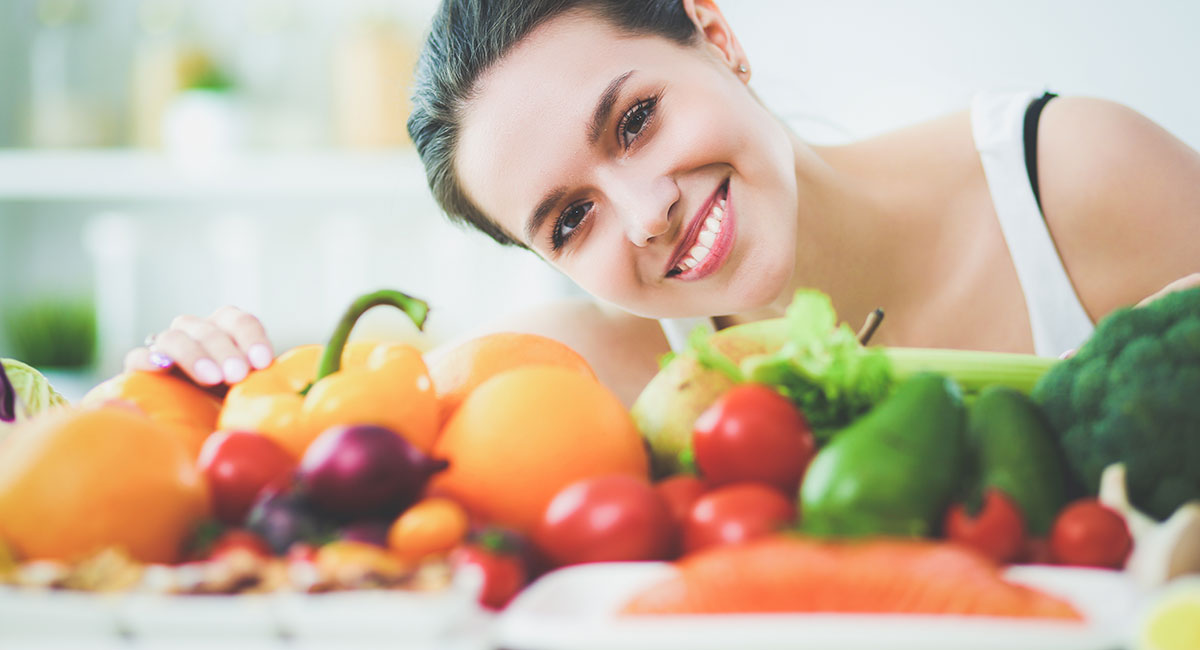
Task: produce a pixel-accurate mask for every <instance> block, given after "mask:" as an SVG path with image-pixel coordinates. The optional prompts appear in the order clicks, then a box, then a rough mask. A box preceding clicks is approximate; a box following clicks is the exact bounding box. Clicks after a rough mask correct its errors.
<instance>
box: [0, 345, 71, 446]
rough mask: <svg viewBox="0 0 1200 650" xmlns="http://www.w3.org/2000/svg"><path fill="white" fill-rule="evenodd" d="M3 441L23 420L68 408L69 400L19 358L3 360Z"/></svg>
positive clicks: (0, 428)
mask: <svg viewBox="0 0 1200 650" xmlns="http://www.w3.org/2000/svg"><path fill="white" fill-rule="evenodd" d="M0 368H3V370H4V372H3V375H0V438H3V437H4V436H5V435H6V434H7V433H8V431H9V429H10V428H11V427H13V426H15V425H16V424H17V423H18V422H21V421H22V420H26V419H29V418H31V417H33V416H34V415H37V414H38V413H41V412H42V411H45V410H46V409H49V408H52V407H55V406H66V405H68V404H69V402H68V401H67V399H66V398H65V397H63V396H62V395H60V394H59V393H58V391H56V390H54V387H53V386H51V385H50V382H49V380H47V379H46V377H45V375H43V374H42V373H40V372H38V370H37V369H36V368H34V367H33V366H30V365H28V364H25V363H22V362H20V361H17V360H16V359H0Z"/></svg>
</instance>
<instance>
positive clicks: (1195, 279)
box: [1137, 273, 1200, 307]
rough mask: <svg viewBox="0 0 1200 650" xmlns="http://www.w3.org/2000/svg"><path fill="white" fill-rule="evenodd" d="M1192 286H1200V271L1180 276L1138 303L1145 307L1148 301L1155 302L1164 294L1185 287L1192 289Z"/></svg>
mask: <svg viewBox="0 0 1200 650" xmlns="http://www.w3.org/2000/svg"><path fill="white" fill-rule="evenodd" d="M1192 287H1200V273H1192V274H1190V275H1185V276H1183V277H1182V278H1179V279H1178V280H1175V281H1174V282H1172V283H1170V284H1168V285H1167V286H1165V287H1163V288H1162V289H1159V290H1158V291H1157V292H1156V293H1154V294H1152V295H1150V296H1147V297H1146V298H1143V299H1142V301H1141V302H1139V303H1138V304H1137V306H1138V307H1143V306H1145V305H1146V304H1148V303H1151V302H1154V301H1155V300H1158V299H1159V298H1162V297H1163V296H1165V295H1167V294H1168V293H1171V292H1174V291H1183V290H1184V289H1191V288H1192Z"/></svg>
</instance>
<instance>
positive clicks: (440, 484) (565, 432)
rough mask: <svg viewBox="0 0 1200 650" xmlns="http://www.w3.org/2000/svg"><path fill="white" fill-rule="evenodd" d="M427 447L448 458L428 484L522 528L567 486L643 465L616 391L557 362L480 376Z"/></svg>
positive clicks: (643, 472)
mask: <svg viewBox="0 0 1200 650" xmlns="http://www.w3.org/2000/svg"><path fill="white" fill-rule="evenodd" d="M434 456H435V457H437V458H444V459H446V460H448V461H450V467H449V468H448V469H446V470H445V471H443V472H440V473H438V474H436V475H435V476H434V478H433V480H432V481H431V484H430V492H431V493H436V494H444V495H449V496H451V497H452V498H454V499H455V500H457V501H458V502H459V503H461V504H463V505H464V506H466V507H467V509H468V510H470V511H471V512H472V513H473V514H474V515H475V516H477V517H479V518H482V519H484V520H485V521H489V522H492V523H496V524H500V525H503V526H509V527H512V528H514V529H516V530H518V531H520V532H526V533H527V532H529V531H532V530H533V529H534V526H535V525H536V524H537V522H538V520H539V519H540V517H541V515H542V511H543V510H545V507H546V504H547V503H549V501H550V499H551V498H553V497H554V495H555V494H557V493H558V491H559V490H561V489H562V488H563V487H565V486H566V485H568V484H570V483H574V482H575V481H577V480H579V479H583V478H588V477H592V476H602V475H606V474H629V475H633V476H642V477H645V476H647V474H648V471H649V469H648V459H647V456H646V448H645V446H644V445H643V443H642V438H641V436H640V435H639V434H638V431H637V429H636V428H635V427H634V425H633V419H632V417H630V415H629V412H628V411H627V410H625V407H624V406H623V405H622V404H621V401H620V400H619V399H618V398H617V396H616V395H615V394H613V393H612V391H610V390H609V389H608V388H607V387H605V386H604V385H603V384H601V383H600V382H598V381H596V380H595V379H593V378H591V377H589V376H588V375H585V374H583V373H581V372H579V371H578V370H576V369H572V368H564V367H562V366H545V365H529V366H522V367H519V368H514V369H512V370H506V371H504V372H501V373H499V374H497V375H495V376H494V377H492V378H491V379H488V380H487V381H485V382H483V383H482V384H480V385H479V387H478V388H476V389H475V390H474V391H472V392H471V393H470V394H469V395H468V396H467V398H466V399H465V400H463V403H462V405H461V406H460V407H459V408H458V410H457V411H455V413H454V415H453V416H452V417H451V418H450V421H449V422H447V423H446V427H445V429H444V430H443V431H442V435H441V437H440V438H439V439H438V443H437V445H435V446H434Z"/></svg>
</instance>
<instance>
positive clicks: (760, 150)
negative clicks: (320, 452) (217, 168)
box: [130, 0, 1200, 401]
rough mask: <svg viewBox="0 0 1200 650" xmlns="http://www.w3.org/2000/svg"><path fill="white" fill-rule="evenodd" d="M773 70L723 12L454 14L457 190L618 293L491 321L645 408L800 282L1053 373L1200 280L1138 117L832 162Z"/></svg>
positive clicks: (435, 56)
mask: <svg viewBox="0 0 1200 650" xmlns="http://www.w3.org/2000/svg"><path fill="white" fill-rule="evenodd" d="M752 69H753V66H752V65H751V61H750V60H749V58H748V56H747V54H746V50H745V49H744V48H743V46H742V44H741V43H740V42H739V40H738V38H737V36H736V34H735V31H734V28H733V26H732V25H731V24H730V22H729V21H728V20H727V19H726V18H725V16H724V15H723V14H722V12H721V10H720V8H719V7H718V6H717V5H716V3H715V2H713V0H577V1H573V2H572V1H565V0H507V1H499V2H497V1H491V2H484V1H482V0H443V1H442V2H441V5H440V7H439V9H438V11H437V13H436V15H435V16H434V18H433V21H432V24H431V26H430V30H429V36H428V40H427V41H426V43H425V47H424V50H423V52H422V55H421V59H420V62H419V64H418V69H417V73H416V82H415V86H414V95H413V111H412V113H411V116H410V119H409V123H408V127H409V132H410V134H411V136H412V138H413V141H414V143H415V145H416V148H417V151H418V153H419V155H420V157H421V160H422V162H423V164H424V166H425V170H426V175H427V178H428V181H429V185H430V188H431V190H432V192H433V195H434V197H435V198H436V199H437V201H438V203H439V204H440V206H441V207H442V208H443V210H444V211H445V212H446V213H447V215H448V216H449V217H450V218H451V219H454V220H458V221H462V222H465V223H468V224H470V225H472V226H474V227H475V228H477V229H479V230H481V231H483V232H485V233H487V234H488V235H490V236H491V237H492V238H493V239H495V240H496V241H497V242H499V243H500V244H504V245H515V246H519V247H523V248H526V249H528V250H530V251H531V252H533V253H534V254H536V255H538V256H539V257H541V258H543V259H545V260H546V262H548V263H549V264H551V265H553V266H554V267H555V268H557V269H559V270H561V271H562V272H563V273H564V274H566V275H567V276H569V277H570V278H571V279H572V280H574V281H575V282H576V283H577V284H578V285H579V286H580V287H582V288H583V289H584V290H586V291H587V292H588V293H590V294H591V295H592V296H593V297H595V298H596V299H597V301H596V302H590V301H578V302H571V303H563V304H557V305H552V306H547V307H546V308H544V309H542V310H539V311H538V312H537V313H532V314H529V315H527V317H523V318H520V319H517V320H515V321H508V322H503V323H495V324H493V325H492V327H495V328H508V329H523V330H527V331H534V332H537V333H542V334H549V335H551V336H554V337H556V338H559V339H561V340H564V341H566V342H567V343H569V344H570V345H572V346H573V347H575V348H576V349H577V350H579V351H580V352H581V353H582V354H583V355H584V356H585V357H587V358H588V360H589V362H591V363H592V365H593V367H594V368H595V369H596V372H597V374H598V375H599V376H600V378H601V379H603V380H604V381H606V382H607V383H608V384H609V385H610V386H612V387H613V388H614V389H615V390H616V391H617V392H618V394H620V395H621V396H622V397H623V398H624V399H626V400H627V401H629V400H632V398H633V397H634V396H635V395H636V394H637V392H638V390H639V389H640V388H641V386H642V385H643V384H644V383H645V381H646V380H648V379H649V377H650V376H651V375H652V374H653V373H654V371H655V369H656V364H655V358H656V356H657V355H658V354H660V353H661V352H663V351H665V350H666V349H667V348H668V337H667V336H664V334H667V335H668V336H669V335H670V334H671V332H672V330H673V328H674V327H675V326H676V325H678V324H679V323H680V322H683V323H687V324H689V325H690V324H692V323H695V322H700V323H706V324H708V325H710V326H713V327H721V326H725V325H729V324H733V323H739V322H746V321H752V320H758V319H761V318H766V317H770V316H774V315H778V314H779V313H781V312H782V310H783V308H784V307H785V306H786V304H787V303H788V301H789V300H790V298H791V296H792V295H794V292H795V291H796V290H797V289H799V288H802V287H813V288H817V289H820V290H822V291H824V292H825V293H827V294H829V295H830V296H832V298H833V302H834V306H835V308H836V310H837V312H838V313H839V314H840V315H841V316H842V317H843V318H845V319H846V320H847V321H849V322H851V323H853V324H857V323H859V322H862V321H863V320H864V319H865V318H866V316H867V314H869V313H871V312H872V311H873V310H874V309H876V308H883V309H884V310H885V311H886V312H887V314H888V317H887V321H886V323H885V324H884V326H883V327H882V328H881V329H880V330H879V332H878V334H876V336H875V338H874V339H873V340H874V341H875V342H878V343H883V344H887V345H895V346H927V347H949V348H972V349H984V350H1004V351H1020V352H1037V353H1040V354H1046V355H1054V354H1059V353H1061V352H1063V351H1064V350H1067V349H1069V348H1072V347H1074V346H1076V345H1077V344H1078V343H1079V342H1081V341H1082V340H1083V339H1084V338H1086V337H1087V336H1088V335H1089V334H1090V332H1091V329H1092V327H1093V323H1094V322H1095V321H1096V320H1098V319H1099V318H1101V317H1103V316H1104V315H1106V314H1107V313H1109V312H1110V311H1112V310H1113V309H1115V308H1117V307H1120V306H1123V305H1127V304H1131V303H1134V302H1137V301H1138V300H1140V299H1142V298H1144V297H1146V296H1148V295H1151V294H1153V293H1155V292H1156V291H1159V290H1160V289H1161V288H1162V287H1164V286H1166V285H1168V283H1171V282H1172V281H1175V280H1177V279H1179V278H1188V277H1189V276H1191V279H1188V280H1184V281H1183V283H1184V284H1187V283H1189V282H1195V281H1196V280H1195V278H1196V276H1194V275H1191V274H1195V273H1196V272H1197V271H1198V270H1200V262H1198V261H1197V260H1200V218H1198V216H1197V215H1200V156H1198V155H1197V153H1196V152H1195V151H1193V150H1192V149H1190V148H1188V147H1187V146H1186V145H1184V144H1182V143H1181V142H1180V141H1178V140H1177V139H1175V138H1174V137H1172V136H1171V135H1170V134H1168V133H1167V132H1166V131H1165V130H1163V129H1161V128H1160V127H1158V126H1157V125H1155V124H1154V123H1152V122H1150V121H1149V120H1147V119H1146V118H1144V117H1142V116H1141V115H1139V114H1137V113H1136V112H1134V111H1132V110H1130V109H1128V108H1125V107H1123V106H1120V105H1118V104H1115V103H1112V102H1108V101H1102V100H1097V99H1088V98H1080V97H1061V98H1054V96H1053V95H1051V94H1043V93H1041V92H1040V91H1037V92H1034V91H1021V92H1006V93H980V94H979V95H977V96H976V97H975V98H974V99H973V101H972V102H971V105H970V107H969V109H968V110H963V111H961V112H958V113H954V114H950V115H947V116H945V117H941V118H937V119H934V120H931V121H928V122H925V123H921V124H916V125H913V126H910V127H906V128H903V129H900V130H898V131H895V132H892V133H887V134H883V135H878V136H873V137H871V138H869V139H865V140H861V141H856V142H850V143H848V144H839V145H836V146H816V145H813V144H811V143H809V142H806V141H805V140H803V139H802V138H800V137H799V136H798V135H797V134H796V133H794V132H793V131H792V130H791V129H789V128H788V126H787V125H786V124H785V123H784V122H783V121H782V120H781V119H779V118H778V117H777V116H776V115H775V114H774V113H773V112H772V110H771V109H769V108H768V107H767V106H766V105H764V103H763V101H761V99H760V98H759V96H758V94H757V93H756V92H755V91H754V89H753V88H752V86H751V76H752ZM518 289H519V288H514V291H515V290H518ZM233 316H234V314H232V313H231V312H224V313H223V314H222V315H221V317H220V319H219V320H220V322H215V321H213V325H215V328H214V329H215V330H217V333H218V334H219V335H227V336H226V338H227V339H229V340H228V341H226V342H225V343H226V344H225V345H218V344H217V343H213V344H212V345H208V344H205V345H201V346H196V345H195V343H194V340H193V338H194V337H192V336H191V335H188V336H183V337H179V336H176V337H165V338H164V337H160V339H159V340H163V341H172V340H174V341H177V342H179V345H178V349H170V350H159V351H160V352H163V353H167V354H169V355H171V356H172V357H173V358H175V359H177V360H179V361H181V362H183V363H185V364H186V365H185V366H184V367H185V368H190V367H191V364H192V363H193V362H195V361H196V360H197V359H199V358H201V357H204V356H205V355H209V354H216V351H218V350H230V349H232V350H238V349H248V347H249V346H251V345H255V344H259V343H263V342H265V335H264V334H263V332H262V329H261V327H260V326H259V324H258V323H257V321H256V320H254V319H245V318H241V317H240V316H239V317H238V318H234V317H233ZM689 319H692V320H689ZM193 325H194V323H193ZM201 329H203V330H204V331H206V332H209V333H210V334H211V332H210V330H209V329H206V328H199V329H197V328H196V327H193V328H192V330H193V331H200V330H201ZM222 332H223V333H225V334H221V333H222ZM184 333H185V334H186V332H184ZM218 338H219V337H218ZM234 342H235V343H234ZM187 344H190V346H189V345H187ZM206 350H213V352H212V353H209V352H206ZM147 354H148V353H147V352H146V351H144V350H141V351H135V352H134V353H133V354H131V355H130V364H131V365H133V366H136V367H147V365H148V364H146V363H145V359H146V355H147ZM216 360H217V361H218V362H220V361H221V359H216Z"/></svg>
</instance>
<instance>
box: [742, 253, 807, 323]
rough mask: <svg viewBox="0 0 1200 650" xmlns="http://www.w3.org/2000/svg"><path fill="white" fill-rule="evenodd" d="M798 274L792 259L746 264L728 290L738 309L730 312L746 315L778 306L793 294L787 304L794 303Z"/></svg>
mask: <svg viewBox="0 0 1200 650" xmlns="http://www.w3.org/2000/svg"><path fill="white" fill-rule="evenodd" d="M785 257H786V256H785ZM794 273H795V267H794V265H793V263H792V261H791V260H780V261H778V262H776V263H759V264H744V265H743V268H741V269H740V270H739V273H738V275H737V277H735V278H734V279H733V281H732V282H731V283H730V285H729V289H728V291H729V295H730V296H732V297H733V299H734V304H735V305H736V307H735V308H734V309H732V310H731V311H729V312H726V313H734V314H736V313H745V312H750V311H757V310H760V309H764V308H768V307H770V306H772V305H774V304H777V303H778V302H779V300H780V298H782V297H784V294H785V293H786V294H789V295H788V296H786V300H785V303H790V302H791V295H790V294H791V292H792V276H793V275H794Z"/></svg>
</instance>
